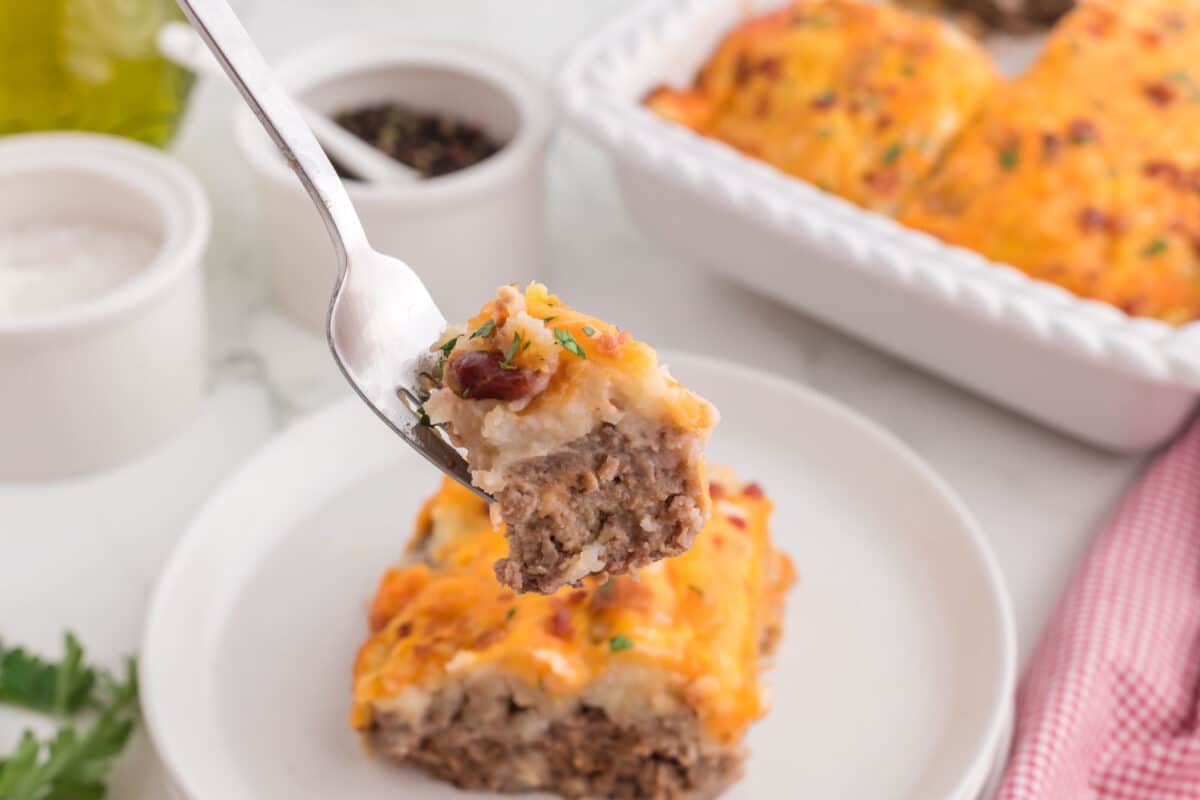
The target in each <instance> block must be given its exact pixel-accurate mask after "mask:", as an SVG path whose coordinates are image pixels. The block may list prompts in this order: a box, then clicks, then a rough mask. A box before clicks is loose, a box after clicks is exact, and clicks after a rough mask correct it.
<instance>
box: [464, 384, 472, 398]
mask: <svg viewBox="0 0 1200 800" xmlns="http://www.w3.org/2000/svg"><path fill="white" fill-rule="evenodd" d="M470 396H471V387H470V386H467V387H465V388H464V389H463V392H462V398H463V400H466V399H467V398H468V397H470Z"/></svg>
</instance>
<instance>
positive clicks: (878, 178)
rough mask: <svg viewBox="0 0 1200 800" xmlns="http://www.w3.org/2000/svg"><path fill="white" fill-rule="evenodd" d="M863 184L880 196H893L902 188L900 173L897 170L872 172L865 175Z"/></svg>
mask: <svg viewBox="0 0 1200 800" xmlns="http://www.w3.org/2000/svg"><path fill="white" fill-rule="evenodd" d="M863 182H865V183H866V184H867V185H868V186H870V187H871V188H872V189H874V190H875V191H876V192H879V193H880V194H891V193H892V192H894V191H896V189H897V188H899V186H900V172H899V170H895V169H884V170H880V171H878V172H875V171H871V172H868V173H867V174H865V175H863Z"/></svg>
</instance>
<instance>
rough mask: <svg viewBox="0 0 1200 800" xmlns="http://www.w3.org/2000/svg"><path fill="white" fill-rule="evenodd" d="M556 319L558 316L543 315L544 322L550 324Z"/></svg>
mask: <svg viewBox="0 0 1200 800" xmlns="http://www.w3.org/2000/svg"><path fill="white" fill-rule="evenodd" d="M556 319H558V317H543V318H542V322H544V323H546V324H547V325H549V324H550V323H551V322H554V320H556Z"/></svg>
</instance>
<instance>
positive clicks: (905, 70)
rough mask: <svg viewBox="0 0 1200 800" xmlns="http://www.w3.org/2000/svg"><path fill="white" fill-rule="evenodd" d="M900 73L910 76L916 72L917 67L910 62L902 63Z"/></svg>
mask: <svg viewBox="0 0 1200 800" xmlns="http://www.w3.org/2000/svg"><path fill="white" fill-rule="evenodd" d="M900 74H901V75H903V76H904V77H906V78H911V77H912V76H913V75H916V74H917V68H916V67H914V66H913V65H912V64H904V65H903V66H901V67H900Z"/></svg>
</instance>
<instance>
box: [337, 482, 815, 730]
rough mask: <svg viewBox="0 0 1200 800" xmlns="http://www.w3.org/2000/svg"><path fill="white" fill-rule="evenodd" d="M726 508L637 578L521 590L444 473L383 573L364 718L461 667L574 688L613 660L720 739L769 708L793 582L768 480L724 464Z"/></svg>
mask: <svg viewBox="0 0 1200 800" xmlns="http://www.w3.org/2000/svg"><path fill="white" fill-rule="evenodd" d="M712 487H713V493H714V495H715V496H718V497H719V498H720V502H719V504H718V506H717V509H716V512H715V513H714V514H713V517H712V519H711V520H710V521H709V523H708V525H707V526H706V527H705V528H704V530H703V531H702V532H701V533H700V535H699V536H698V537H697V539H696V543H695V544H694V545H693V546H692V548H691V550H689V551H688V552H687V553H686V554H685V555H682V556H679V557H678V558H673V559H668V560H665V561H661V562H658V563H656V564H654V565H652V566H651V567H649V568H646V569H643V570H641V571H640V573H639V575H638V576H637V577H633V576H622V577H617V578H612V579H609V580H605V581H602V580H599V579H596V578H588V579H585V581H584V586H583V588H581V589H573V588H570V587H567V588H564V589H562V590H561V591H559V592H558V593H557V594H554V595H551V596H543V595H537V594H525V595H520V596H518V595H515V594H514V593H513V592H511V591H510V590H508V589H506V588H504V587H502V586H500V585H498V584H497V583H496V578H495V575H494V573H493V569H492V564H493V562H494V561H495V560H496V559H498V558H500V557H502V556H503V555H504V554H505V552H506V549H507V547H506V543H505V540H504V537H503V533H502V531H500V530H498V529H496V528H493V527H492V525H491V523H490V521H489V519H488V510H487V507H486V505H485V504H484V503H483V502H482V501H481V500H479V499H478V498H477V497H476V496H475V495H473V494H472V493H471V492H469V491H468V490H466V489H464V488H462V487H461V486H459V485H458V484H457V483H455V482H453V481H451V480H449V479H447V480H445V481H444V482H443V484H442V487H441V489H440V491H439V492H438V493H437V494H436V495H434V496H433V497H432V498H431V499H430V500H429V501H428V502H427V503H426V504H425V506H424V508H423V509H422V511H421V514H420V517H419V519H418V522H417V532H416V534H415V536H414V537H413V539H412V541H411V542H410V544H409V554H410V558H412V559H413V563H409V564H406V565H403V566H398V567H395V568H393V569H391V570H389V571H388V572H387V574H386V575H385V576H384V577H383V580H382V581H381V582H380V585H379V589H378V592H377V593H376V596H375V600H374V602H373V604H372V606H371V612H370V626H371V631H372V633H371V636H370V638H369V639H368V640H367V642H366V643H365V644H364V645H363V646H362V649H361V650H360V652H359V656H358V660H357V662H356V664H355V683H354V711H353V717H352V720H353V724H354V725H355V726H356V727H359V728H366V727H369V726H370V724H371V719H372V706H373V705H374V704H376V703H384V704H386V703H388V702H395V701H396V699H397V698H403V697H407V696H409V695H410V694H411V690H412V689H413V688H414V687H415V688H417V689H419V690H422V691H423V692H428V691H435V690H436V689H437V688H438V687H439V686H441V685H443V684H445V683H446V682H447V681H450V680H453V679H455V678H456V677H458V676H461V674H462V673H464V672H469V671H473V670H484V669H501V670H504V671H506V672H508V673H511V674H514V675H516V676H518V677H520V678H521V679H522V680H524V681H525V682H527V683H528V684H529V685H531V686H539V687H541V689H542V690H543V691H545V692H546V693H548V694H549V695H551V696H554V697H560V698H570V697H576V696H579V695H581V694H582V693H584V692H585V691H587V690H588V689H590V688H593V687H595V686H597V685H600V684H602V683H604V682H605V680H606V679H607V678H608V677H609V676H610V674H612V673H613V672H615V671H616V670H618V669H620V670H632V671H638V670H648V671H650V672H652V673H653V674H656V675H658V676H659V677H660V678H661V684H662V685H663V686H665V687H667V688H668V689H669V690H671V691H673V692H674V693H675V694H677V695H678V696H679V697H680V698H681V699H682V701H683V702H686V703H687V704H688V705H690V706H691V707H693V708H694V709H695V710H696V711H697V712H698V715H699V717H700V719H701V720H702V721H703V723H704V724H705V725H706V727H707V729H708V731H709V732H710V733H711V734H712V735H713V736H714V737H715V738H717V739H718V740H719V741H722V742H733V741H736V740H737V739H738V738H739V737H740V736H741V735H742V733H743V732H744V730H745V728H746V727H747V726H748V725H749V724H750V723H751V722H753V721H754V720H755V719H757V718H758V717H759V716H761V715H762V714H763V713H764V712H765V710H766V709H765V699H764V697H763V693H762V691H761V688H760V684H759V677H758V674H759V667H760V658H761V652H762V649H763V647H764V646H765V644H764V642H765V637H767V636H768V635H769V634H770V633H771V632H772V630H773V629H774V628H775V626H777V625H778V622H779V619H780V617H781V615H782V611H783V601H784V595H785V594H786V591H787V589H788V588H789V587H790V586H791V584H792V583H793V581H794V572H793V569H792V565H791V562H790V560H789V559H788V558H787V556H785V555H783V554H782V553H780V552H779V551H777V550H776V549H775V548H774V547H773V546H772V544H771V542H770V540H769V536H768V530H767V521H768V516H769V514H770V510H771V503H770V501H769V500H767V499H766V498H765V497H763V496H762V493H761V491H759V490H758V488H757V486H753V485H752V486H742V485H740V484H739V483H738V482H737V480H736V479H735V478H734V477H733V476H732V474H730V473H727V472H720V473H718V474H717V475H716V476H715V480H714V482H713V484H712Z"/></svg>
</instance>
